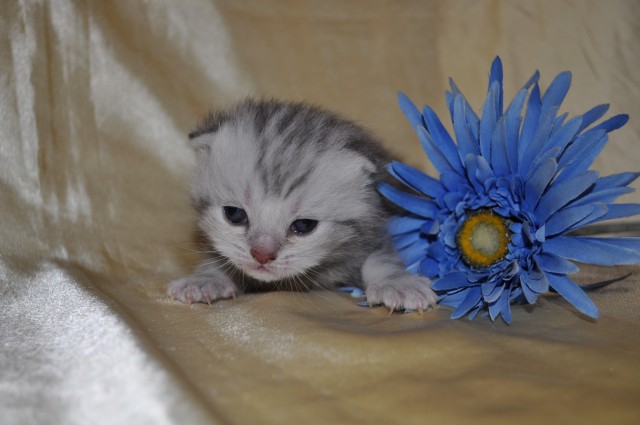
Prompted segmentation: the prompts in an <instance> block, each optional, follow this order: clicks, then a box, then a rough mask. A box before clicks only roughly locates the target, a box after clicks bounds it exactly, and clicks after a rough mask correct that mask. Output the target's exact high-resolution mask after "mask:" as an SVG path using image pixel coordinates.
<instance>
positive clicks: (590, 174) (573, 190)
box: [534, 171, 598, 222]
mask: <svg viewBox="0 0 640 425" xmlns="http://www.w3.org/2000/svg"><path fill="white" fill-rule="evenodd" d="M597 178H598V173H596V172H595V171H587V172H585V173H582V174H580V175H578V176H576V177H574V178H572V179H570V180H566V181H563V182H560V183H557V182H554V183H553V184H552V185H551V187H550V188H549V189H548V190H547V192H546V193H545V194H544V195H542V197H541V198H540V203H539V204H538V206H537V207H536V209H535V212H534V214H535V216H536V219H538V220H541V222H544V221H546V220H547V219H548V218H549V217H550V216H551V214H553V213H555V212H556V211H558V210H559V209H560V208H562V207H564V206H565V205H566V204H568V203H569V202H571V201H573V200H574V199H575V198H577V197H578V196H580V195H581V194H582V193H584V192H585V191H586V190H587V189H589V187H590V186H591V185H593V183H595V181H596V179H597Z"/></svg>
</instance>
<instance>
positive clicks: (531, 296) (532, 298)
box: [520, 273, 539, 304]
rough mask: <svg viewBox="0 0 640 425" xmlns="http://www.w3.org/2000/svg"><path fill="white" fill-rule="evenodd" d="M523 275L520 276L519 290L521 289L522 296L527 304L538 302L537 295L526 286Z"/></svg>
mask: <svg viewBox="0 0 640 425" xmlns="http://www.w3.org/2000/svg"><path fill="white" fill-rule="evenodd" d="M524 275H525V273H522V274H521V275H520V288H521V289H522V293H523V294H524V297H525V299H526V300H527V303H529V304H535V303H536V301H538V295H539V294H538V293H537V292H534V291H532V290H531V288H530V287H529V285H527V281H526V277H525V276H524Z"/></svg>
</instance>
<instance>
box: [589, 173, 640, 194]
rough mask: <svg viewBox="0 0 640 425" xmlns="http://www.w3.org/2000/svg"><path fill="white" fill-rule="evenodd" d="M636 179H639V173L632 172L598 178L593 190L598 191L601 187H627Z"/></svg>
mask: <svg viewBox="0 0 640 425" xmlns="http://www.w3.org/2000/svg"><path fill="white" fill-rule="evenodd" d="M638 177H640V173H634V172H626V173H617V174H611V175H609V176H604V177H600V178H599V179H598V181H596V184H595V186H594V190H598V189H600V188H601V187H617V186H627V185H629V184H631V183H633V182H634V181H635V180H636V179H637V178H638Z"/></svg>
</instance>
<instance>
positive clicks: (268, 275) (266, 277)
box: [242, 264, 280, 282]
mask: <svg viewBox="0 0 640 425" xmlns="http://www.w3.org/2000/svg"><path fill="white" fill-rule="evenodd" d="M242 270H244V272H245V273H246V274H248V275H249V276H251V277H253V278H254V279H258V280H262V281H264V282H271V281H274V280H279V279H280V276H279V274H278V273H277V272H276V271H275V270H272V269H271V268H270V267H269V266H268V265H265V264H257V265H256V264H247V265H245V266H244V267H242Z"/></svg>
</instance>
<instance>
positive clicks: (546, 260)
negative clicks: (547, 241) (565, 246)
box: [533, 252, 579, 274]
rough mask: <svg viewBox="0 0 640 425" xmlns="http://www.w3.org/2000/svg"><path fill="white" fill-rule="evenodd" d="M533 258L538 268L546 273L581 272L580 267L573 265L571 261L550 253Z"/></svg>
mask: <svg viewBox="0 0 640 425" xmlns="http://www.w3.org/2000/svg"><path fill="white" fill-rule="evenodd" d="M533 258H534V260H535V261H536V263H537V264H538V266H539V267H540V268H541V269H542V270H543V271H545V272H549V273H557V274H571V273H576V272H577V271H578V270H579V269H578V266H576V265H575V264H573V263H572V262H571V261H569V260H567V259H565V258H563V257H559V256H557V255H553V254H550V253H548V252H542V253H540V254H536V255H534V257H533Z"/></svg>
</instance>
